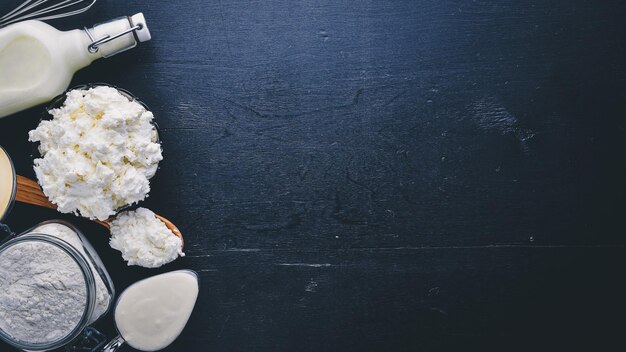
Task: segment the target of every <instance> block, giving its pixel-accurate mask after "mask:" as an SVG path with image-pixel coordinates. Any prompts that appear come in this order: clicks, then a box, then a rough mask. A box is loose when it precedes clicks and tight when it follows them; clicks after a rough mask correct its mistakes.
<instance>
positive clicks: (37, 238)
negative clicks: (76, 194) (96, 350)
mask: <svg viewBox="0 0 626 352" xmlns="http://www.w3.org/2000/svg"><path fill="white" fill-rule="evenodd" d="M24 268H26V269H24ZM17 269H19V270H22V272H23V274H28V275H23V277H20V275H22V274H20V272H19V270H17ZM8 277H10V278H12V279H13V280H9V279H8ZM83 286H84V289H83ZM83 292H84V294H83ZM20 293H22V294H23V295H25V296H27V297H20V295H19V294H20ZM114 296H115V289H114V287H113V282H112V281H111V278H110V276H109V274H108V273H107V271H106V269H105V267H104V265H103V263H102V261H101V260H100V258H99V257H98V254H97V253H96V252H95V250H94V249H93V247H92V246H91V244H90V243H89V241H87V239H86V238H85V236H84V235H83V234H82V233H81V232H80V230H78V229H77V228H76V227H74V226H73V225H72V224H70V223H67V222H65V221H60V220H52V221H46V222H42V223H40V224H38V225H36V226H34V227H33V228H31V229H29V230H27V231H25V232H23V233H21V234H19V235H17V236H14V237H12V238H10V239H9V240H7V241H5V242H4V243H3V244H2V245H1V246H0V319H3V320H2V321H0V339H2V340H4V341H6V342H7V343H9V344H11V345H13V346H15V347H17V348H19V349H22V350H27V351H49V350H52V349H56V348H59V347H62V346H67V345H68V344H70V343H71V344H72V345H76V344H84V343H85V341H86V340H89V339H93V337H94V335H99V336H100V339H101V340H103V341H104V337H103V336H101V335H100V334H99V333H97V331H95V330H92V329H90V328H87V327H88V326H89V325H91V324H93V323H95V322H96V321H97V320H98V319H99V318H100V317H102V316H103V315H105V314H106V313H107V312H108V311H109V310H110V308H111V306H112V303H113V300H114ZM61 297H63V298H64V299H51V298H61ZM65 297H67V299H65ZM33 302H35V303H33ZM33 307H34V308H33ZM16 312H20V313H19V314H16ZM55 319H56V320H55ZM50 321H58V322H59V324H57V325H54V326H52V324H50ZM25 322H28V324H30V325H28V324H26V323H25ZM37 324H40V326H38V325H37ZM11 329H13V331H8V330H11ZM20 329H21V330H20ZM28 329H33V331H37V332H38V334H31V335H29V334H28ZM46 329H52V331H50V332H48V331H45V330H46ZM40 334H41V336H43V337H35V335H36V336H39V335H40ZM19 335H21V336H22V337H21V338H20V337H17V336H19ZM24 336H26V337H24ZM48 337H50V340H49V341H47V340H42V339H43V338H45V339H48ZM103 341H96V342H95V344H96V345H97V344H100V343H101V342H103ZM81 348H82V347H81ZM85 350H92V349H91V347H90V348H88V349H85Z"/></svg>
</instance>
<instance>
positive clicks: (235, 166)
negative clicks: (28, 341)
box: [0, 0, 626, 351]
mask: <svg viewBox="0 0 626 352" xmlns="http://www.w3.org/2000/svg"><path fill="white" fill-rule="evenodd" d="M9 2H11V1H9ZM9 7H10V4H7V2H6V1H5V2H2V3H0V12H5V11H4V10H5V9H8V8H9ZM137 11H143V12H144V13H145V15H146V18H147V21H148V24H149V26H150V30H151V32H152V34H153V40H152V41H151V42H149V43H146V44H145V45H141V46H140V47H138V48H136V49H133V51H130V52H127V53H124V54H121V55H118V56H116V57H113V58H111V59H108V60H106V61H104V60H103V61H100V62H97V63H94V64H93V65H92V66H91V67H89V68H87V69H85V70H83V71H81V72H80V73H78V74H77V75H76V77H75V79H74V81H73V84H75V85H78V84H84V83H91V82H100V81H104V82H107V83H110V84H114V85H116V86H119V87H122V88H125V89H128V90H129V91H131V92H133V93H134V94H135V95H136V96H137V97H138V98H139V99H141V100H142V101H143V102H145V103H146V104H147V105H148V106H150V107H151V109H152V110H153V111H154V113H155V116H156V118H157V121H158V123H159V125H160V127H161V137H162V140H163V147H164V151H165V159H164V161H163V162H162V164H161V168H160V170H159V171H158V173H157V176H156V177H155V179H154V180H153V183H152V185H153V190H152V192H151V195H150V197H149V199H148V200H147V201H146V202H145V204H144V205H145V206H147V207H149V208H151V209H152V210H154V211H155V212H157V213H160V214H164V215H166V216H167V217H168V218H170V220H172V221H173V222H174V223H175V224H177V225H178V226H179V227H180V229H181V231H182V232H183V233H184V234H185V240H186V253H187V257H185V258H183V259H180V260H178V261H177V262H175V263H173V264H172V265H170V266H167V267H165V268H162V269H159V270H147V269H140V268H135V267H126V266H125V264H124V263H123V262H122V260H121V258H120V256H119V253H117V252H115V251H113V250H112V249H110V248H109V247H108V244H107V240H106V236H104V235H103V231H104V230H103V229H100V228H98V227H97V226H94V225H93V224H90V223H88V222H87V221H84V220H76V219H72V218H69V219H72V221H73V222H75V223H77V225H79V226H80V227H81V228H82V229H84V230H85V232H87V234H88V235H89V238H90V239H91V240H92V241H93V242H94V246H95V247H96V249H97V250H98V251H99V253H100V254H101V255H102V257H103V261H104V262H105V264H106V266H107V268H108V269H109V271H110V273H111V276H112V277H113V280H114V282H115V284H116V285H117V289H118V291H121V290H122V289H123V288H125V287H126V286H128V285H130V284H131V283H132V282H134V281H135V280H137V279H140V278H143V277H146V276H149V275H152V274H156V273H159V272H163V271H169V270H174V269H176V268H191V269H194V270H196V271H198V272H199V273H200V276H201V280H202V288H201V293H200V300H199V303H198V307H197V310H196V311H195V312H194V314H193V315H192V318H191V320H190V323H189V326H188V327H187V329H186V330H185V332H184V333H183V335H182V336H181V337H180V339H179V340H178V341H176V343H175V344H174V345H172V346H171V347H170V348H168V349H167V350H166V351H204V350H213V351H293V350H304V351H364V350H365V351H415V350H426V351H431V350H458V349H459V348H463V349H469V350H490V349H494V350H510V349H516V348H522V347H525V348H528V349H531V350H537V349H539V350H541V349H544V348H545V349H547V348H552V349H553V350H563V349H565V348H567V347H572V346H574V347H578V348H580V347H582V346H585V347H586V345H585V344H584V343H585V342H590V343H592V345H590V347H589V349H590V350H601V349H602V347H606V346H601V345H602V344H606V345H610V344H616V343H620V344H623V342H621V341H618V340H617V338H616V336H617V334H616V333H617V332H618V331H620V329H623V323H621V320H623V319H622V318H621V317H623V316H624V314H625V313H626V304H625V303H624V299H623V297H624V294H625V293H626V291H625V290H624V288H623V287H622V286H623V285H621V283H620V281H621V278H622V277H623V275H624V269H625V266H624V264H625V263H624V260H625V258H626V256H625V255H626V248H625V245H626V239H625V237H624V225H623V221H622V217H623V214H624V207H623V204H622V203H623V199H624V196H625V195H626V194H625V193H626V192H625V189H624V179H625V177H626V172H625V171H624V170H626V168H625V167H624V165H623V164H624V157H623V152H624V150H626V138H624V137H625V132H626V122H625V121H626V120H625V119H624V116H626V48H625V46H624V43H625V42H626V27H625V26H624V20H623V15H624V13H626V5H625V4H624V2H622V1H601V2H598V1H582V0H574V1H567V2H565V1H530V0H524V1H513V0H502V1H460V0H459V1H455V0H447V1H434V0H433V1H426V0H418V1H411V0H407V1H403V0H398V1H373V0H366V1H345V0H339V1H326V0H313V1H288V0H269V1H229V0H219V1H218V0H216V1H203V0H189V1H179V2H164V1H133V2H127V1H102V2H98V4H97V5H96V7H95V8H94V10H93V11H91V12H90V13H89V14H86V15H83V16H80V17H77V18H75V19H73V20H72V21H60V22H55V25H57V26H58V27H59V28H63V29H70V28H77V27H82V26H83V25H87V24H91V23H97V22H100V21H102V20H105V19H108V18H113V17H116V16H119V15H126V14H131V13H134V12H137ZM40 111H41V107H39V108H35V109H32V110H30V111H26V112H24V113H20V114H18V115H16V116H13V117H10V118H7V119H3V120H0V144H2V145H3V147H5V148H6V149H7V150H8V151H9V153H10V154H11V155H12V157H13V158H14V161H15V165H16V168H17V170H18V172H19V173H20V174H23V175H26V176H30V177H32V176H33V172H32V166H31V164H32V160H31V159H30V157H29V154H30V153H29V151H30V149H31V146H30V145H29V143H28V142H27V132H28V130H29V129H31V128H33V127H35V126H36V125H37V121H38V116H39V115H40ZM51 217H61V218H65V217H64V216H59V215H57V214H55V213H54V212H52V211H47V210H42V209H36V210H35V209H32V208H30V207H28V206H25V205H18V206H16V207H15V209H14V210H13V212H12V214H11V217H10V218H9V219H8V221H9V223H10V224H11V225H12V226H13V228H14V229H15V230H24V229H26V228H28V227H29V226H31V225H33V224H34V222H36V221H39V220H46V219H49V218H51ZM98 325H99V326H98V327H100V328H101V329H103V330H104V331H106V332H108V333H109V334H112V333H113V326H112V320H111V318H110V317H109V318H108V319H106V320H104V321H102V322H101V323H99V324H98ZM0 349H2V350H4V349H5V347H4V346H0ZM613 349H615V346H613ZM128 350H130V349H128Z"/></svg>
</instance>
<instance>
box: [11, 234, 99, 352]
mask: <svg viewBox="0 0 626 352" xmlns="http://www.w3.org/2000/svg"><path fill="white" fill-rule="evenodd" d="M25 242H43V243H47V244H48V245H52V246H55V247H57V248H59V249H61V250H62V251H64V252H65V253H66V254H67V255H69V257H70V258H72V260H74V262H75V263H76V264H77V265H78V268H79V269H80V271H81V272H82V274H83V278H84V279H85V300H86V302H85V310H84V312H83V315H82V317H81V319H80V320H79V321H78V323H77V324H76V326H75V327H74V328H73V330H72V331H71V332H70V333H68V334H67V335H66V336H64V337H62V338H60V339H58V340H56V341H50V342H44V343H31V342H28V341H20V340H17V339H15V338H14V337H12V336H11V335H9V334H8V333H6V332H4V331H3V330H2V329H0V339H2V340H4V341H5V342H7V343H8V344H10V345H12V346H14V347H17V348H20V349H24V350H29V351H47V350H50V349H55V348H58V347H61V346H63V345H66V344H67V343H69V342H70V341H72V340H73V339H74V338H76V337H77V336H78V335H80V333H81V331H82V330H83V329H84V328H85V327H86V326H87V324H88V322H89V318H90V317H91V314H92V313H93V311H94V307H95V300H96V297H95V291H96V283H95V278H94V275H93V273H92V272H91V270H90V268H89V265H88V263H87V260H86V259H85V257H84V256H83V255H82V254H81V253H80V252H78V251H77V250H76V249H74V248H73V247H72V246H71V245H70V244H69V243H67V242H66V241H63V240H62V239H59V238H56V237H54V236H50V235H46V234H43V233H38V232H32V233H29V234H28V236H20V237H17V238H13V239H11V240H9V241H7V242H6V243H4V244H2V245H1V246H0V256H1V255H2V252H4V251H5V250H7V249H9V248H11V247H13V246H15V245H18V244H21V243H25Z"/></svg>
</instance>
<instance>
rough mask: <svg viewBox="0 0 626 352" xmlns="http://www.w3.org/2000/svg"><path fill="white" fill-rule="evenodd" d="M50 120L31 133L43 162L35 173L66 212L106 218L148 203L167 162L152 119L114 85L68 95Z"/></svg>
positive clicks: (30, 135)
mask: <svg viewBox="0 0 626 352" xmlns="http://www.w3.org/2000/svg"><path fill="white" fill-rule="evenodd" d="M50 113H51V115H52V116H53V119H52V120H49V121H42V122H41V123H40V124H39V126H38V127H37V128H36V129H35V130H32V131H30V133H29V140H30V141H33V142H39V143H40V145H39V151H40V153H41V155H42V156H43V157H42V158H39V159H35V167H34V169H35V173H36V174H37V179H38V180H39V184H40V185H41V187H42V189H43V191H44V193H45V194H46V196H47V197H48V199H50V201H51V202H52V203H54V204H56V205H57V207H58V210H59V211H60V212H62V213H71V212H73V213H77V214H80V215H81V216H84V217H87V218H90V219H98V220H106V219H107V218H108V217H109V216H111V215H114V214H115V213H116V209H118V208H120V207H122V206H124V205H127V204H132V203H135V202H138V201H141V200H143V199H145V197H146V196H147V195H148V192H149V191H150V182H149V179H150V178H151V177H152V176H154V174H155V172H156V170H157V168H158V164H159V161H161V160H162V159H163V156H162V154H161V146H160V144H159V143H158V142H157V132H156V129H155V128H154V126H153V125H152V120H153V118H154V117H153V115H152V113H151V112H150V111H147V110H146V109H145V108H144V107H143V106H142V105H141V104H139V103H137V102H135V101H130V100H128V98H126V97H125V96H124V95H122V94H120V92H119V91H118V90H117V89H115V88H111V87H106V86H98V87H95V88H91V89H89V90H73V91H70V92H68V93H67V98H66V100H65V103H64V104H63V106H62V107H61V108H59V109H53V110H51V111H50Z"/></svg>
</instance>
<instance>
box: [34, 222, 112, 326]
mask: <svg viewBox="0 0 626 352" xmlns="http://www.w3.org/2000/svg"><path fill="white" fill-rule="evenodd" d="M31 232H40V233H43V234H46V235H50V236H54V237H56V238H58V239H61V240H63V241H65V242H67V243H68V244H69V245H71V246H72V247H74V249H76V250H77V251H78V252H79V253H80V254H82V255H83V256H87V253H86V252H85V250H84V248H83V243H82V242H81V240H80V238H78V235H77V234H76V232H74V230H72V229H71V228H69V227H67V226H65V225H62V224H59V223H49V224H44V225H42V226H39V227H37V228H35V229H33V230H32V231H31ZM87 264H88V265H89V268H90V269H91V272H92V273H93V277H94V280H95V282H96V304H95V306H94V310H93V315H92V317H91V319H90V320H89V323H88V324H91V323H93V322H95V321H96V320H98V318H100V317H101V316H102V314H104V313H105V312H106V311H107V310H108V309H109V304H110V303H111V295H110V294H109V291H108V290H107V288H106V286H105V285H104V281H102V278H101V277H100V275H99V274H98V273H97V271H96V268H94V266H93V264H92V263H91V261H90V260H88V261H87Z"/></svg>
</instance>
